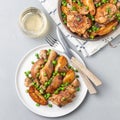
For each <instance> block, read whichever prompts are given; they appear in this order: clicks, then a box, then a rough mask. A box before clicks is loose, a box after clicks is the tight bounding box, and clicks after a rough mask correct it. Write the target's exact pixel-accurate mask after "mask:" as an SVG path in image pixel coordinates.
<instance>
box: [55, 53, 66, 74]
mask: <svg viewBox="0 0 120 120" xmlns="http://www.w3.org/2000/svg"><path fill="white" fill-rule="evenodd" d="M67 64H68V61H67V59H66V57H64V56H62V55H61V56H60V57H59V58H58V59H57V65H56V66H55V71H58V72H66V71H67V68H66V65H67Z"/></svg>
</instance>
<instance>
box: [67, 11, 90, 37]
mask: <svg viewBox="0 0 120 120" xmlns="http://www.w3.org/2000/svg"><path fill="white" fill-rule="evenodd" d="M67 26H68V27H69V29H70V30H71V31H72V32H75V33H78V34H79V35H81V34H84V33H85V31H86V30H87V29H89V28H90V27H91V20H90V19H89V18H88V17H86V16H81V15H80V14H79V13H78V12H76V11H71V12H69V14H68V15H67Z"/></svg>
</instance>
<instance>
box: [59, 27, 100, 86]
mask: <svg viewBox="0 0 120 120" xmlns="http://www.w3.org/2000/svg"><path fill="white" fill-rule="evenodd" d="M57 34H58V39H59V42H60V44H61V45H62V47H63V49H64V51H65V53H66V54H67V55H68V57H69V58H70V59H71V61H72V62H75V63H76V66H77V68H78V67H79V69H80V70H81V71H80V72H82V73H83V74H84V75H86V76H87V77H88V78H89V79H90V80H91V81H92V82H93V84H94V85H96V86H99V85H101V84H102V82H101V80H100V79H99V78H97V77H96V76H95V75H94V74H93V73H92V72H91V71H90V70H88V68H87V67H85V66H84V65H83V64H82V63H81V62H80V61H78V60H77V59H76V58H75V57H74V55H73V53H72V52H71V51H70V49H69V48H70V46H69V44H68V43H67V41H66V40H65V39H64V38H63V36H62V34H61V31H60V29H59V28H58V27H57ZM73 50H74V49H73ZM75 52H77V51H76V50H75ZM77 53H78V52H77Z"/></svg>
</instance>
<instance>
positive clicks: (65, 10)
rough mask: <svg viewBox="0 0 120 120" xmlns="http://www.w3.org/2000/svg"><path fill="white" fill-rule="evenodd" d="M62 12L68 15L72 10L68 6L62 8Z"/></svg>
mask: <svg viewBox="0 0 120 120" xmlns="http://www.w3.org/2000/svg"><path fill="white" fill-rule="evenodd" d="M61 10H62V12H63V13H65V14H66V15H67V14H68V12H69V10H70V9H69V8H68V7H66V6H62V7H61Z"/></svg>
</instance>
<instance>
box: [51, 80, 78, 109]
mask: <svg viewBox="0 0 120 120" xmlns="http://www.w3.org/2000/svg"><path fill="white" fill-rule="evenodd" d="M79 85H80V84H79V81H78V80H77V79H75V81H73V83H72V84H71V85H69V86H68V87H67V88H66V89H65V90H64V91H61V92H60V93H59V94H53V95H52V97H51V98H50V100H51V101H52V102H53V103H54V104H56V105H58V106H59V107H62V106H64V105H66V104H68V103H69V102H72V99H73V98H74V97H75V93H76V87H79Z"/></svg>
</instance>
